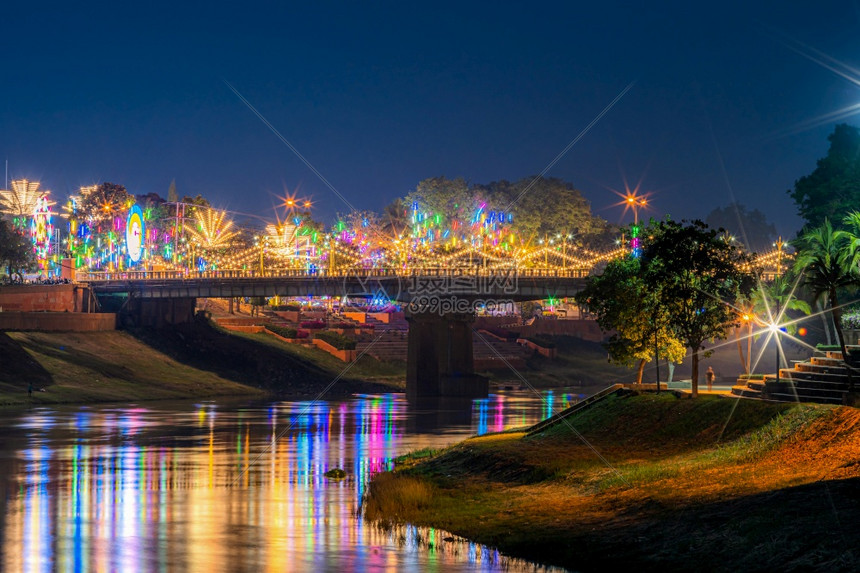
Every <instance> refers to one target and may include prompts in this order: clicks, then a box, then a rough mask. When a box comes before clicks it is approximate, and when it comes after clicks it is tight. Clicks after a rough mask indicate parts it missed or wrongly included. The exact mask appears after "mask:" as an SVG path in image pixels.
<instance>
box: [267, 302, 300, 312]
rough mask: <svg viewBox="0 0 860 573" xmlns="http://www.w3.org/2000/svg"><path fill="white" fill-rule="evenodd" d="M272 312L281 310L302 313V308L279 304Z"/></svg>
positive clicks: (294, 305)
mask: <svg viewBox="0 0 860 573" xmlns="http://www.w3.org/2000/svg"><path fill="white" fill-rule="evenodd" d="M272 310H280V311H293V312H295V311H300V310H302V307H301V306H299V305H297V304H277V305H273V306H272Z"/></svg>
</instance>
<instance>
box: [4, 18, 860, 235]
mask: <svg viewBox="0 0 860 573" xmlns="http://www.w3.org/2000/svg"><path fill="white" fill-rule="evenodd" d="M16 4H19V6H18V7H9V6H6V7H4V9H3V14H2V18H3V33H2V35H0V38H2V39H0V42H2V44H3V54H4V57H3V65H2V70H3V72H2V73H3V86H4V89H3V91H2V95H0V101H2V106H0V154H2V156H5V157H6V158H8V160H9V170H10V175H11V176H12V177H16V178H18V177H28V178H33V179H40V180H41V181H42V182H43V185H44V186H46V187H47V188H49V189H51V190H52V191H53V193H54V195H55V196H60V197H63V196H65V195H66V194H67V193H68V192H71V191H75V190H76V189H77V188H78V187H79V186H80V185H82V184H90V183H93V182H98V181H112V182H115V183H122V184H124V185H126V187H128V189H129V190H130V191H131V192H133V193H148V192H153V191H154V192H158V193H160V194H161V195H163V196H165V195H166V194H167V188H168V185H169V184H170V181H171V180H172V179H175V180H176V183H177V187H178V191H179V192H180V194H189V195H195V194H198V193H200V194H203V195H204V196H206V197H208V198H210V200H211V201H212V202H213V203H214V204H215V205H217V206H221V207H225V208H229V209H232V210H236V211H246V212H253V213H260V214H263V215H265V216H270V215H271V214H272V203H273V202H274V201H276V197H275V196H276V195H283V194H284V192H285V188H287V189H290V190H294V189H295V188H297V187H299V188H300V190H299V194H300V195H301V196H306V195H312V196H313V200H314V202H315V212H316V214H317V215H318V216H319V217H320V218H322V219H323V220H326V221H329V220H331V218H332V217H333V216H334V214H335V213H336V212H346V210H347V208H346V207H345V205H343V204H342V203H341V202H340V200H339V199H337V198H336V197H335V195H334V194H333V193H332V192H331V191H330V190H329V189H328V188H326V186H325V185H324V184H323V183H322V182H321V181H320V180H319V179H318V178H317V177H316V176H315V175H314V174H313V173H312V172H311V170H310V169H308V168H307V167H306V166H305V165H304V164H303V163H302V162H301V161H300V160H299V159H298V158H297V157H296V156H295V155H294V154H293V153H292V152H291V151H290V150H289V149H288V148H287V147H286V146H285V145H284V144H283V143H281V142H280V141H279V140H278V139H277V138H276V137H275V136H274V135H273V134H272V133H271V132H270V131H269V130H268V129H267V128H266V127H265V126H264V125H263V123H262V122H261V121H260V120H259V119H258V118H257V117H255V116H254V115H253V114H252V112H251V111H250V110H249V109H248V108H247V107H245V105H244V104H243V103H242V102H241V101H240V100H239V99H238V98H237V97H236V96H235V95H234V94H233V93H232V92H231V91H230V89H229V88H228V87H227V86H226V85H225V83H224V80H227V81H229V82H230V83H231V84H232V85H234V86H235V87H236V89H238V90H239V91H240V92H241V93H242V94H243V95H244V96H245V97H246V98H247V99H248V100H249V101H250V102H251V103H252V104H253V105H254V106H255V107H256V108H257V109H258V110H259V111H260V112H261V113H262V114H263V115H264V116H265V117H266V118H267V119H268V120H269V121H270V122H271V123H272V124H273V125H274V126H275V127H276V128H277V129H278V130H280V132H281V133H282V134H283V135H284V137H285V138H286V139H288V140H289V141H290V142H291V143H292V144H293V145H294V146H295V147H296V148H298V149H299V150H300V151H301V153H302V154H303V155H304V156H305V157H306V158H307V159H308V160H309V161H310V162H311V163H312V164H313V165H314V166H315V167H316V168H317V169H318V170H319V171H320V172H321V173H322V174H323V175H324V176H325V177H326V178H327V179H328V180H329V181H330V182H331V183H332V184H333V185H334V186H335V187H336V188H337V189H338V190H339V191H340V192H341V193H343V195H344V196H346V197H347V198H348V199H349V201H350V202H351V203H353V204H354V205H355V206H356V207H359V208H368V209H380V208H381V207H382V206H383V205H384V204H385V203H387V202H389V201H390V200H391V199H392V198H393V197H395V196H399V195H404V194H405V193H406V192H408V191H409V190H410V189H411V188H413V187H414V186H415V184H416V183H417V182H418V181H419V180H421V179H423V178H427V177H432V176H436V175H447V176H449V177H456V176H463V177H465V178H466V179H469V180H471V181H473V182H489V181H492V180H496V179H510V180H515V179H520V178H522V177H525V176H528V175H533V174H536V173H538V172H540V171H541V170H542V169H543V168H544V167H545V166H546V165H547V164H548V163H549V162H550V161H551V160H552V159H553V158H554V157H555V156H556V155H557V154H558V153H559V152H560V151H561V150H562V149H564V147H565V146H566V145H567V144H568V143H569V142H570V141H571V140H572V139H573V138H574V137H576V135H577V134H578V133H579V132H580V131H581V130H582V129H583V128H584V127H585V126H586V125H587V124H588V123H589V122H590V121H591V120H592V119H593V118H594V117H595V116H596V115H597V114H598V113H599V112H600V111H601V109H603V108H604V106H606V105H607V104H608V103H609V102H610V101H611V100H612V99H613V98H614V97H615V96H616V95H617V94H618V93H619V92H620V91H621V90H623V89H624V87H625V86H626V85H627V84H629V83H630V82H631V81H634V80H635V81H636V84H635V85H634V87H633V88H632V89H631V90H630V91H629V92H628V93H627V95H626V96H625V97H624V98H623V99H622V100H621V101H620V102H619V103H618V104H617V105H616V106H615V107H614V108H613V109H612V110H611V111H610V112H609V113H607V114H606V116H605V117H604V118H603V119H602V120H601V121H600V122H599V123H598V124H597V125H596V126H594V127H593V128H592V129H591V131H590V132H589V133H588V134H587V135H586V136H585V137H584V138H583V139H582V140H581V141H580V142H579V143H577V144H576V145H575V146H574V147H573V148H572V149H571V150H570V151H569V152H568V153H567V154H566V155H565V156H564V157H563V158H562V159H561V160H560V161H559V162H558V163H557V164H556V165H555V166H554V167H553V168H552V169H551V170H550V171H549V173H548V175H550V176H556V177H561V178H564V179H567V180H569V181H571V182H573V183H574V184H575V185H576V186H577V187H578V188H580V189H581V190H582V191H583V193H584V194H585V195H586V197H588V198H589V200H590V201H591V203H592V207H593V208H594V210H595V211H596V212H597V213H599V214H601V215H603V216H604V217H606V218H607V219H609V220H610V221H613V222H620V217H621V210H620V209H619V208H613V207H610V205H612V204H613V203H615V202H616V201H617V198H616V197H615V195H613V194H612V192H611V191H609V190H608V189H607V188H615V189H623V186H624V179H625V177H626V178H627V180H628V181H629V182H630V184H631V185H635V183H636V182H637V181H638V180H640V179H641V180H642V189H643V190H644V191H646V192H652V193H653V195H652V204H653V206H654V209H653V211H652V214H653V215H658V216H662V215H663V214H665V213H671V214H672V215H673V217H675V218H682V217H704V216H705V215H706V214H707V213H708V212H709V211H710V210H711V209H712V208H714V207H717V206H724V205H726V204H728V203H729V202H730V201H731V200H732V198H733V197H734V198H736V199H737V200H739V201H740V202H742V203H745V204H746V205H747V206H748V207H750V208H759V209H761V210H763V211H765V212H766V214H767V215H768V217H769V219H771V220H773V221H774V222H775V223H777V226H778V229H779V230H780V231H781V232H782V233H784V234H785V235H787V236H788V235H793V234H794V231H795V230H796V229H797V228H798V227H799V219H798V218H797V217H796V216H795V212H796V210H795V208H794V206H793V204H791V203H790V199H789V198H788V196H787V195H786V194H785V191H786V189H788V188H789V187H791V185H792V184H793V182H794V180H795V179H797V178H798V177H800V176H802V175H804V174H807V173H809V172H810V171H811V170H812V169H814V167H815V161H816V159H818V158H819V157H821V156H822V155H823V154H824V153H825V152H826V150H827V141H826V137H827V135H828V134H829V133H830V132H831V131H832V129H833V122H831V123H826V124H824V125H819V126H814V127H812V128H810V129H805V130H799V131H798V130H792V129H793V127H795V126H797V125H798V124H800V123H802V122H805V121H808V120H811V119H814V118H815V117H817V116H820V115H821V114H825V113H828V112H832V111H834V110H837V109H840V108H843V107H845V106H848V105H852V104H855V103H856V102H858V101H860V89H858V87H857V85H855V84H852V83H851V82H849V81H846V80H845V79H843V78H840V77H838V76H837V75H836V74H834V73H833V72H831V71H828V70H826V69H824V68H823V67H822V66H820V65H818V64H816V63H814V62H812V61H810V60H809V59H808V58H805V57H804V56H803V55H801V54H799V53H798V52H797V51H796V49H800V50H801V51H806V53H808V54H811V53H812V52H811V51H809V48H814V49H816V50H820V51H821V52H823V53H825V54H827V55H829V56H831V57H833V58H836V59H838V60H841V61H843V62H845V63H847V64H849V65H858V66H860V56H857V54H860V51H858V48H860V34H858V32H860V25H858V24H860V17H858V9H857V6H855V5H854V4H851V3H849V2H838V3H837V2H824V3H819V5H818V6H815V7H813V6H812V4H811V3H806V2H779V3H777V2H770V3H752V2H750V3H749V4H757V6H756V7H748V6H745V5H744V4H743V3H707V4H708V5H707V6H706V5H705V4H704V3H697V2H681V3H660V2H650V3H644V2H643V3H634V2H623V3H613V2H600V3H597V2H594V3H588V4H585V3H576V2H571V3H558V4H540V3H516V4H513V3H512V4H506V3H502V4H496V3H486V4H477V3H476V4H440V3H427V4H426V5H424V6H422V7H416V6H409V3H398V4H375V5H373V7H363V6H358V5H357V4H355V3H348V4H336V3H325V4H320V5H318V6H310V4H314V3H301V4H300V5H299V4H298V3H297V5H295V6H292V5H290V4H288V3H283V4H282V5H281V4H280V3H279V4H277V5H276V4H275V3H272V4H254V3H250V2H237V3H231V4H229V5H223V6H221V5H218V4H211V3H205V2H200V3H197V4H196V5H186V4H185V3H182V2H172V3H165V4H157V5H155V4H154V5H151V6H144V3H139V4H136V5H131V4H129V5H125V3H106V4H103V5H101V6H95V7H91V8H78V7H77V6H76V7H75V8H70V7H68V5H67V6H66V7H63V5H62V4H58V5H57V6H55V7H53V8H52V7H51V6H49V5H47V4H40V5H39V8H38V10H36V9H29V8H24V7H22V6H23V5H24V4H25V3H23V2H20V3H16ZM628 4H642V6H640V7H631V6H628ZM803 46H807V47H808V48H806V47H803ZM792 48H795V49H792ZM847 121H848V122H849V123H852V122H853V123H856V124H860V118H856V117H851V118H848V119H847ZM786 131H788V133H786ZM723 166H724V169H723Z"/></svg>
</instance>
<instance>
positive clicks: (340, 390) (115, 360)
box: [0, 321, 396, 405]
mask: <svg viewBox="0 0 860 573" xmlns="http://www.w3.org/2000/svg"><path fill="white" fill-rule="evenodd" d="M285 346H286V345H285V344H267V343H265V342H263V341H261V340H253V339H249V338H248V337H245V336H239V335H236V336H234V335H232V334H231V333H227V332H224V331H221V330H219V329H217V328H214V327H212V326H211V325H209V324H208V323H206V322H204V321H200V322H198V323H195V324H193V325H186V326H185V327H183V328H169V329H162V330H147V329H138V330H134V331H110V332H0V405H13V404H26V403H33V404H52V403H75V402H81V403H83V402H114V401H118V402H127V401H130V400H133V401H140V400H164V399H184V398H204V397H214V396H246V397H260V398H262V397H266V396H268V397H279V398H287V397H306V396H313V395H316V394H317V393H319V392H321V391H322V390H323V389H324V388H326V387H327V386H328V385H329V383H330V382H331V381H332V380H333V378H334V377H335V374H332V373H331V372H330V371H329V370H327V369H326V368H324V367H321V366H320V365H318V364H315V363H314V362H313V360H310V359H303V358H302V357H297V356H296V355H294V354H293V353H291V352H290V351H289V349H287V348H285ZM30 382H32V383H33V387H34V392H33V396H32V398H28V396H27V387H28V385H29V383H30ZM395 389H396V387H394V386H393V385H391V384H384V383H377V382H367V381H364V380H359V379H356V378H353V377H350V376H347V377H344V379H341V380H339V381H338V383H337V384H335V385H334V386H333V387H332V388H330V389H329V390H328V392H327V393H326V395H327V396H346V395H349V394H352V393H355V392H368V393H370V392H390V391H392V390H395Z"/></svg>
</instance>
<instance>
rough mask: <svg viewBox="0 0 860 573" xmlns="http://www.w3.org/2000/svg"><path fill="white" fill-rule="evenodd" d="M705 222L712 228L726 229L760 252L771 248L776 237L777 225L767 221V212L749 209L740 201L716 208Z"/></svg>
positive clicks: (751, 248)
mask: <svg viewBox="0 0 860 573" xmlns="http://www.w3.org/2000/svg"><path fill="white" fill-rule="evenodd" d="M705 223H706V224H707V225H708V226H709V227H710V228H712V229H718V228H720V227H722V228H723V229H726V230H727V231H728V232H729V233H731V234H732V235H733V236H734V237H735V238H736V239H737V240H739V241H740V242H741V243H743V244H744V245H746V248H747V249H749V250H751V251H755V252H758V253H761V252H764V251H766V250H768V249H770V247H771V245H772V244H773V241H774V240H775V239H776V227H774V226H773V223H768V222H767V217H766V216H765V214H764V213H762V212H761V211H759V210H758V209H753V210H752V211H748V210H747V208H746V206H744V205H741V204H740V203H731V204H729V205H728V206H726V207H723V208H719V207H718V208H716V209H714V210H713V211H711V212H710V213H709V214H708V216H707V217H705Z"/></svg>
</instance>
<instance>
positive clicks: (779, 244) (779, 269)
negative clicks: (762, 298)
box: [773, 235, 785, 278]
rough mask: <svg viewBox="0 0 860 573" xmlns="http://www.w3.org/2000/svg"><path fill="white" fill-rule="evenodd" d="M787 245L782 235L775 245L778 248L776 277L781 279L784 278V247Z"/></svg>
mask: <svg viewBox="0 0 860 573" xmlns="http://www.w3.org/2000/svg"><path fill="white" fill-rule="evenodd" d="M783 245H785V243H783V241H782V235H780V236H779V238H778V239H777V240H776V242H775V243H774V244H773V246H774V247H776V277H777V278H779V277H781V276H782V247H783Z"/></svg>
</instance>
